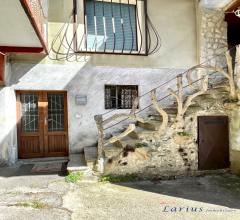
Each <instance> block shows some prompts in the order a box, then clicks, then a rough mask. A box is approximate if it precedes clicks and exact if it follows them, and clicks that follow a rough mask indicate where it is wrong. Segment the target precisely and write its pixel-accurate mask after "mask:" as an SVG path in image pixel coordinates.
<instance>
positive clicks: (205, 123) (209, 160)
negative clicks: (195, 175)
mask: <svg viewBox="0 0 240 220" xmlns="http://www.w3.org/2000/svg"><path fill="white" fill-rule="evenodd" d="M228 124H229V122H228V117H227V116H200V117H198V145H199V146H198V164H199V169H200V170H215V169H224V168H228V167H229V166H230V162H229V125H228Z"/></svg>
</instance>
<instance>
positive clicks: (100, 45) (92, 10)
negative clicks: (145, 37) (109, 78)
mask: <svg viewBox="0 0 240 220" xmlns="http://www.w3.org/2000/svg"><path fill="white" fill-rule="evenodd" d="M85 13H86V24H87V25H86V36H87V41H86V44H87V45H86V47H87V50H88V51H91V50H93V51H94V50H95V49H97V50H104V51H105V50H111V51H136V50H137V21H136V5H133V4H123V3H114V2H106V1H94V0H86V1H85Z"/></svg>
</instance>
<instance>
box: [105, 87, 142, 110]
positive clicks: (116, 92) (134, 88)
mask: <svg viewBox="0 0 240 220" xmlns="http://www.w3.org/2000/svg"><path fill="white" fill-rule="evenodd" d="M107 87H113V88H114V89H115V94H116V95H115V97H116V98H115V106H116V107H115V108H113V107H112V105H111V107H109V108H108V107H107V99H106V89H107ZM127 87H132V90H135V91H137V94H136V97H138V96H139V85H119V84H105V85H104V109H105V110H111V109H112V110H113V109H115V110H130V109H132V107H133V102H134V99H132V100H131V102H132V105H131V107H130V108H119V105H118V100H119V98H118V94H119V93H118V92H119V90H120V89H123V88H127ZM111 100H112V97H110V100H109V101H110V102H111ZM137 108H139V104H138V107H137Z"/></svg>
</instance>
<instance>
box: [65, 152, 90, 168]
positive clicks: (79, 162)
mask: <svg viewBox="0 0 240 220" xmlns="http://www.w3.org/2000/svg"><path fill="white" fill-rule="evenodd" d="M67 171H68V172H69V173H71V172H79V171H80V172H88V171H90V168H89V167H88V166H87V163H86V161H85V157H84V154H70V155H69V162H68V165H67Z"/></svg>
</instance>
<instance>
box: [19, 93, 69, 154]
mask: <svg viewBox="0 0 240 220" xmlns="http://www.w3.org/2000/svg"><path fill="white" fill-rule="evenodd" d="M17 119H18V123H17V128H18V153H19V158H35V157H57V156H67V155H68V124H67V94H66V92H51V91H17Z"/></svg>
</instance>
